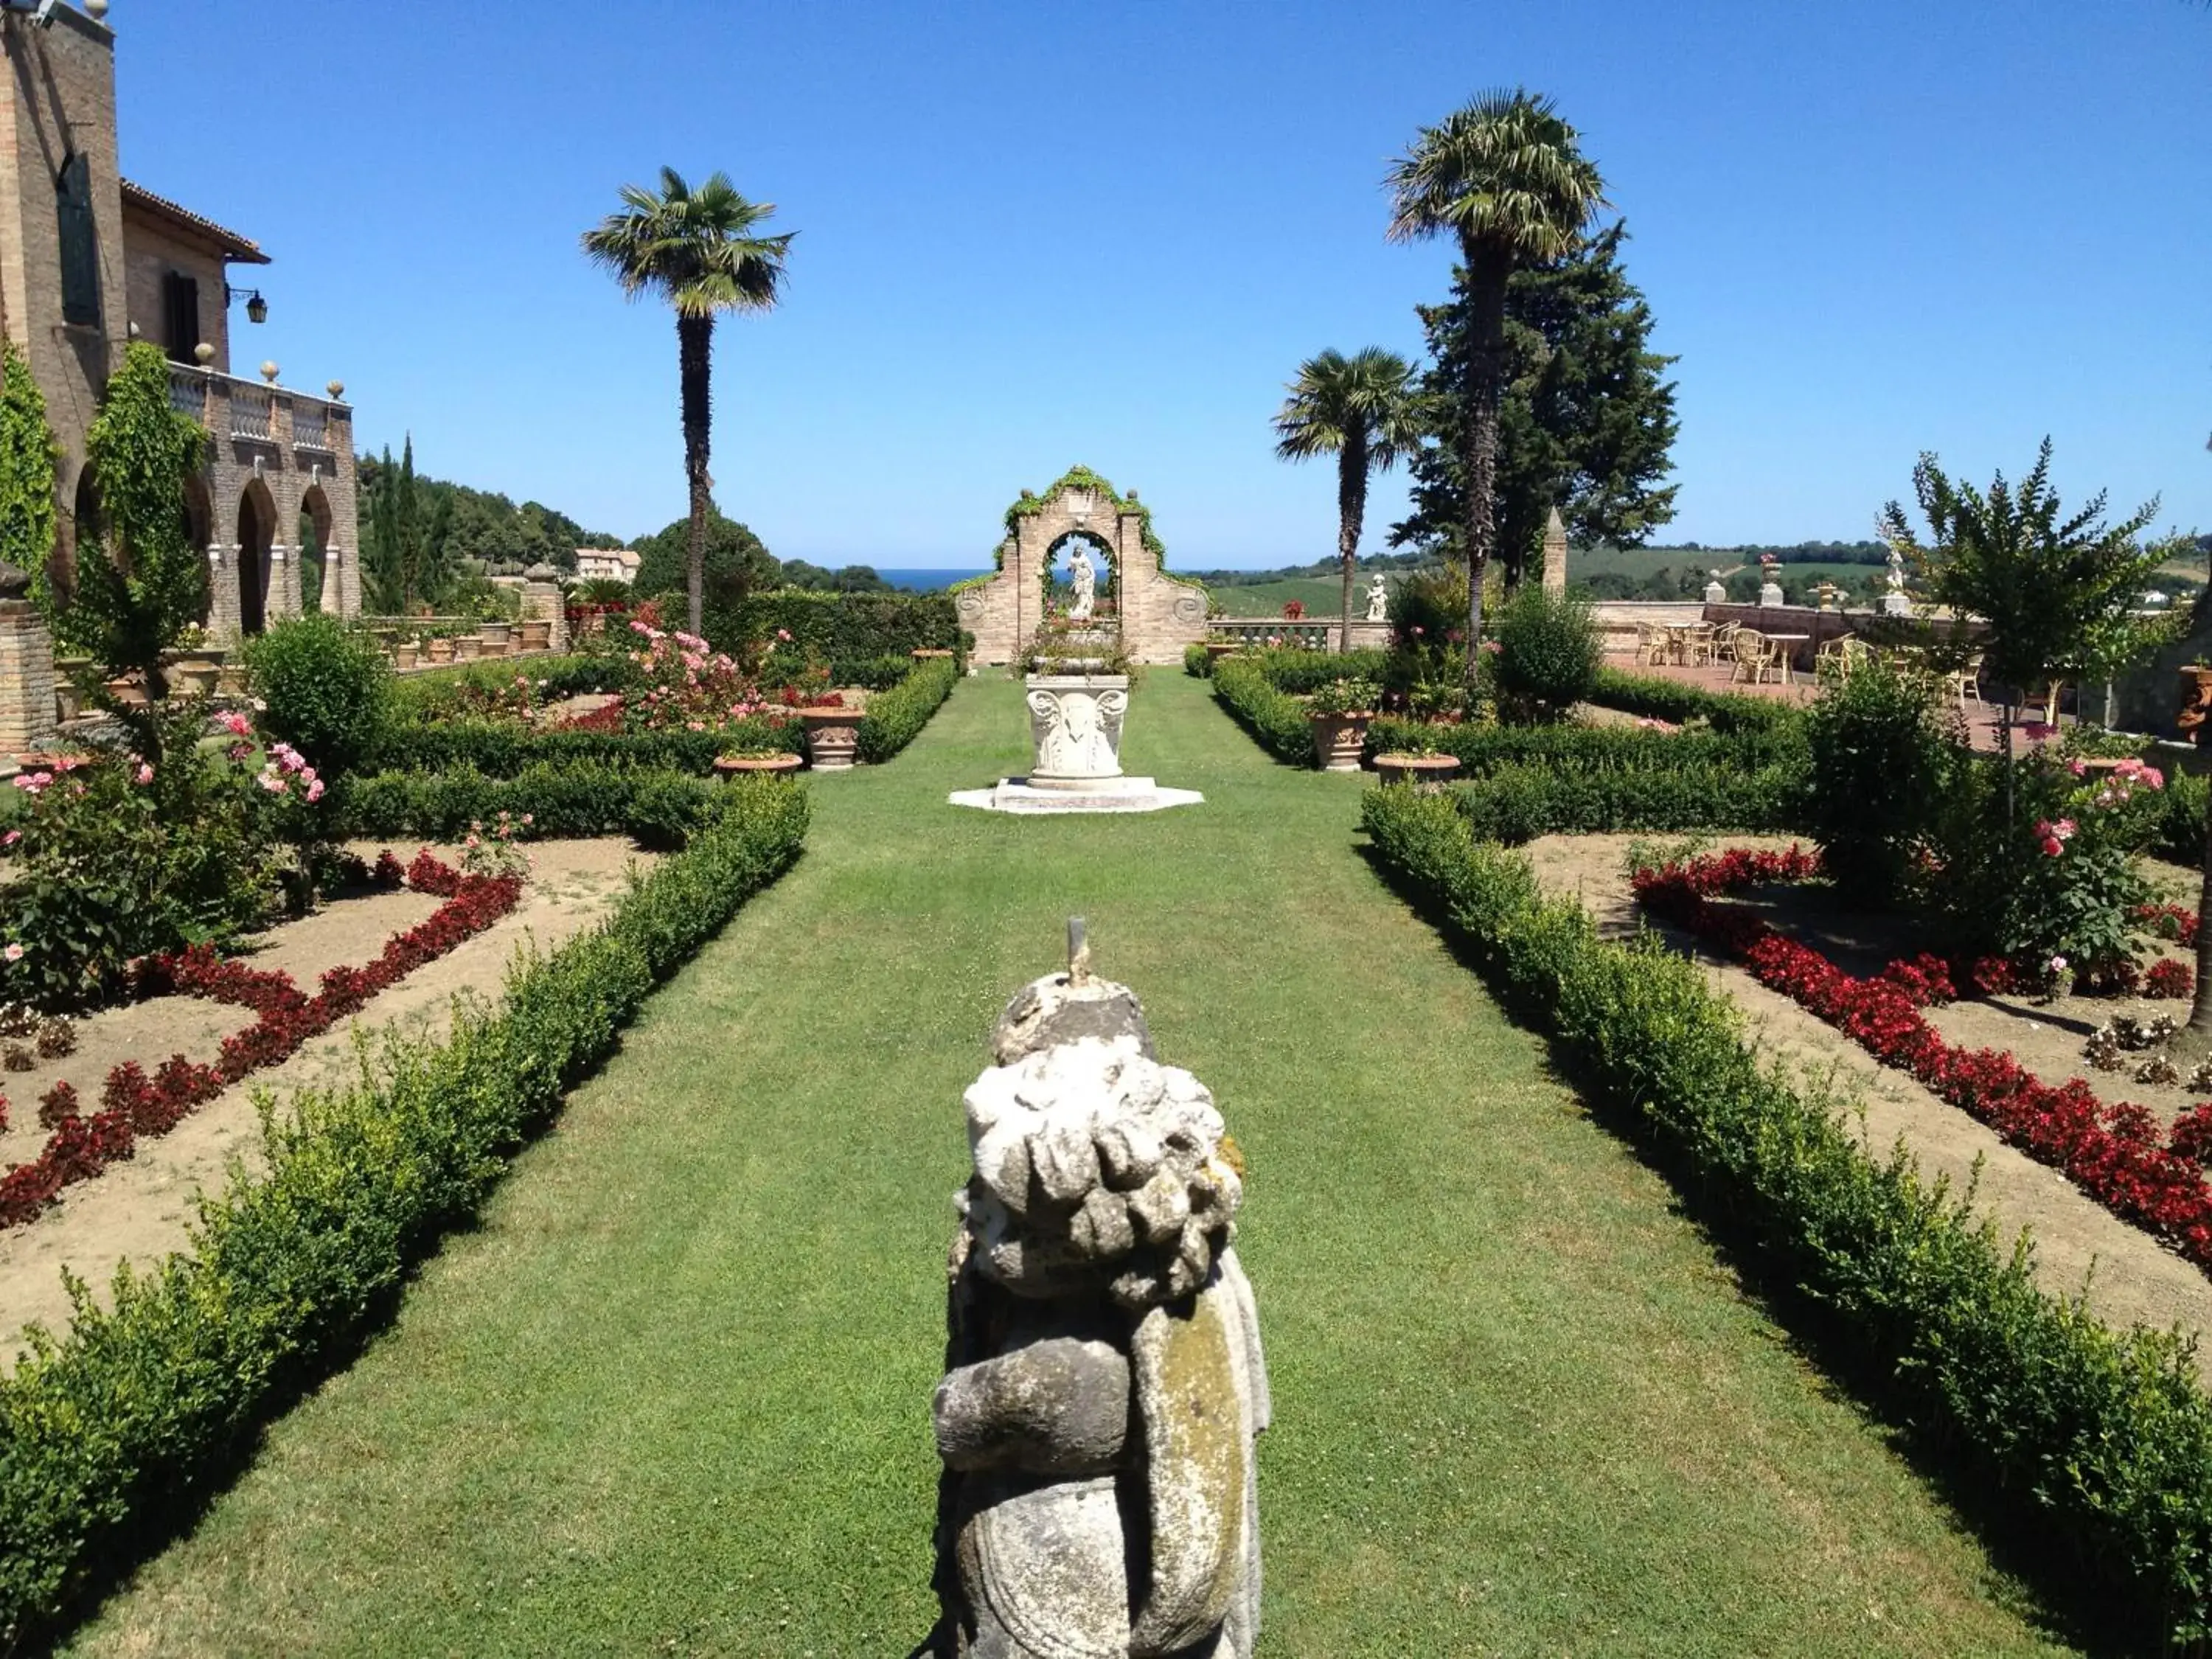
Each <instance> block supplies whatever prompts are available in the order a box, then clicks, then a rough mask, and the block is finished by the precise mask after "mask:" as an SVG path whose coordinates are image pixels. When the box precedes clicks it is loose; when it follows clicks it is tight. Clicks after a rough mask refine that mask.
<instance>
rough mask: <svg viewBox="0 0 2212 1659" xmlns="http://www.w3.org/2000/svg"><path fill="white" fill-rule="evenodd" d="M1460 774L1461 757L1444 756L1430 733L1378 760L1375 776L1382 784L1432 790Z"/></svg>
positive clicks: (1378, 757) (1376, 760)
mask: <svg viewBox="0 0 2212 1659" xmlns="http://www.w3.org/2000/svg"><path fill="white" fill-rule="evenodd" d="M1458 770H1459V757H1458V756H1457V755H1447V754H1445V753H1444V752H1443V749H1442V748H1441V746H1439V744H1437V739H1436V738H1435V737H1434V736H1433V735H1431V732H1428V731H1424V732H1422V734H1421V735H1420V736H1419V737H1417V738H1411V739H1409V740H1407V743H1406V744H1404V745H1403V746H1402V747H1400V748H1397V749H1393V750H1390V752H1389V754H1387V755H1377V756H1376V757H1375V775H1376V778H1377V779H1378V780H1379V781H1382V782H1383V783H1411V784H1418V785H1419V786H1421V787H1426V788H1433V787H1435V786H1436V785H1437V784H1440V783H1442V782H1443V781H1444V780H1445V779H1446V778H1449V776H1451V775H1452V774H1453V773H1455V772H1456V771H1458Z"/></svg>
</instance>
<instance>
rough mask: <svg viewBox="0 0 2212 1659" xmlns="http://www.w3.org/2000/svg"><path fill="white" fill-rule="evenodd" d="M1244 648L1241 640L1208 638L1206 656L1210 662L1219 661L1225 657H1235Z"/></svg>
mask: <svg viewBox="0 0 2212 1659" xmlns="http://www.w3.org/2000/svg"><path fill="white" fill-rule="evenodd" d="M1243 648H1244V644H1243V641H1241V640H1208V641H1206V660H1207V661H1208V662H1219V661H1220V660H1221V659H1223V658H1224V657H1233V656H1235V655H1236V654H1237V653H1238V652H1239V651H1242V650H1243Z"/></svg>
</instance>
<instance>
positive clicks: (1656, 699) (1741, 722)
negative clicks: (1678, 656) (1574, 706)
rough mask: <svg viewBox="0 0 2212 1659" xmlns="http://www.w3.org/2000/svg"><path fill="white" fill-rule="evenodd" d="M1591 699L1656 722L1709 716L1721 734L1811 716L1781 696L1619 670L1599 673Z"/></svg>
mask: <svg viewBox="0 0 2212 1659" xmlns="http://www.w3.org/2000/svg"><path fill="white" fill-rule="evenodd" d="M1590 701H1591V702H1594V703H1596V704H1597V705H1598V706H1599V707H1600V708H1618V709H1620V711H1621V712H1622V713H1624V714H1643V715H1646V716H1648V717H1650V719H1653V720H1707V721H1710V722H1711V725H1712V728H1713V730H1715V731H1716V732H1750V731H1771V730H1774V729H1776V728H1778V727H1784V726H1797V725H1802V723H1803V721H1804V718H1805V716H1804V712H1803V710H1802V709H1800V708H1796V706H1795V705H1793V704H1790V703H1788V702H1784V701H1783V700H1782V699H1781V698H1779V697H1754V696H1745V695H1743V694H1742V693H1741V692H1735V691H1708V690H1705V688H1704V687H1703V686H1698V685H1684V684H1678V683H1677V682H1675V681H1674V680H1659V679H1654V678H1651V677H1650V675H1648V674H1630V673H1625V672H1623V671H1621V670H1620V669H1618V668H1601V669H1599V670H1598V671H1597V690H1595V691H1594V692H1592V693H1591V694H1590Z"/></svg>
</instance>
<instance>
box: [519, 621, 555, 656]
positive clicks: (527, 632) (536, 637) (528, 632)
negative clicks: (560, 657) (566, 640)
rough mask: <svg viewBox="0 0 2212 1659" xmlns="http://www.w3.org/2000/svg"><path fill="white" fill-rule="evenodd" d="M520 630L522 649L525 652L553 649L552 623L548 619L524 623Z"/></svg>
mask: <svg viewBox="0 0 2212 1659" xmlns="http://www.w3.org/2000/svg"><path fill="white" fill-rule="evenodd" d="M521 628H522V648H523V649H524V650H525V651H550V650H551V649H552V648H553V623H552V622H551V620H550V618H543V617H541V618H540V619H539V620H538V621H536V622H526V623H522V624H521Z"/></svg>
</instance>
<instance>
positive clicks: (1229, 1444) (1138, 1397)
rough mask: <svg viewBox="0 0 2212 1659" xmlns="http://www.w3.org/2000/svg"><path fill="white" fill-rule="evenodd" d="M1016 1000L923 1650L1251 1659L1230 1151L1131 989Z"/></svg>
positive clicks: (968, 1215)
mask: <svg viewBox="0 0 2212 1659" xmlns="http://www.w3.org/2000/svg"><path fill="white" fill-rule="evenodd" d="M1079 927H1080V924H1079V923H1074V924H1071V927H1070V932H1071V934H1072V935H1077V937H1078V939H1079V934H1078V929H1079ZM993 1048H994V1055H995V1058H996V1060H997V1061H998V1063H997V1065H995V1066H993V1067H991V1068H989V1069H987V1070H986V1071H985V1072H984V1073H982V1075H981V1076H980V1077H978V1078H977V1079H975V1083H974V1085H972V1086H971V1087H970V1088H969V1091H968V1093H967V1097H966V1106H967V1118H968V1139H969V1148H970V1152H971V1157H972V1160H973V1172H972V1174H971V1176H970V1177H969V1181H968V1182H967V1184H966V1185H965V1186H964V1187H963V1188H962V1189H961V1190H960V1192H959V1193H957V1194H956V1195H955V1198H954V1203H955V1207H956V1208H957V1210H958V1212H959V1213H960V1217H961V1221H960V1225H959V1229H958V1231H957V1233H956V1235H955V1237H954V1239H953V1244H952V1251H951V1261H950V1262H949V1275H950V1285H949V1294H948V1299H947V1304H946V1325H947V1341H946V1344H945V1377H944V1380H943V1381H942V1382H941V1383H939V1385H938V1389H937V1395H936V1398H935V1401H934V1402H933V1407H932V1418H933V1424H934V1426H935V1430H936V1437H937V1445H938V1451H939V1456H940V1457H941V1458H942V1460H943V1462H944V1466H945V1467H944V1473H943V1475H942V1477H941V1479H940V1480H939V1488H938V1526H937V1569H936V1576H935V1581H934V1582H935V1587H936V1589H937V1593H938V1597H939V1603H940V1607H941V1609H942V1611H941V1615H940V1617H939V1622H938V1625H937V1627H936V1629H935V1630H934V1631H933V1632H932V1633H931V1635H930V1637H929V1638H928V1639H927V1641H925V1642H924V1644H922V1646H921V1648H920V1649H918V1650H916V1654H917V1656H920V1655H931V1656H936V1659H1250V1656H1251V1654H1252V1651H1253V1647H1254V1644H1255V1643H1256V1642H1257V1640H1258V1638H1259V1629H1260V1532H1259V1502H1258V1500H1259V1487H1258V1477H1257V1466H1256V1462H1255V1456H1254V1452H1255V1446H1254V1442H1255V1438H1256V1437H1257V1436H1258V1435H1259V1434H1260V1432H1261V1431H1262V1430H1264V1429H1265V1428H1266V1427H1267V1420H1268V1414H1269V1406H1268V1397H1267V1370H1266V1367H1265V1365H1264V1364H1263V1362H1262V1358H1261V1350H1260V1328H1259V1317H1258V1311H1257V1308H1256V1306H1255V1302H1254V1299H1253V1296H1252V1287H1251V1285H1250V1282H1249V1280H1248V1279H1246V1278H1245V1276H1244V1273H1243V1268H1242V1267H1241V1266H1240V1265H1239V1264H1238V1262H1237V1253H1236V1251H1235V1250H1234V1249H1231V1240H1232V1239H1233V1238H1234V1237H1235V1233H1236V1227H1235V1223H1234V1217H1235V1215H1236V1212H1237V1206H1239V1204H1241V1203H1242V1201H1243V1194H1244V1183H1243V1175H1242V1172H1241V1171H1242V1160H1241V1158H1240V1157H1239V1155H1238V1153H1237V1150H1236V1146H1235V1144H1234V1143H1233V1142H1232V1141H1231V1139H1229V1138H1228V1136H1227V1135H1226V1134H1225V1133H1223V1126H1222V1121H1221V1115H1220V1114H1219V1113H1218V1111H1216V1110H1215V1109H1214V1106H1213V1101H1212V1096H1211V1095H1210V1094H1209V1093H1208V1092H1207V1091H1206V1088H1205V1087H1204V1086H1203V1085H1201V1084H1200V1082H1199V1081H1198V1079H1196V1078H1194V1077H1193V1076H1192V1075H1191V1074H1190V1073H1188V1072H1186V1071H1183V1070H1181V1069H1180V1068H1178V1067H1176V1066H1162V1065H1161V1064H1159V1063H1158V1059H1157V1057H1156V1055H1155V1054H1154V1051H1153V1048H1152V1037H1151V1035H1150V1033H1149V1031H1148V1030H1146V1024H1145V1018H1144V1010H1143V1009H1142V1007H1141V1006H1139V1003H1138V1001H1137V999H1136V996H1135V995H1134V994H1133V993H1132V992H1131V991H1130V990H1129V989H1128V988H1127V987H1125V986H1121V985H1115V984H1113V983H1111V982H1109V981H1104V980H1098V979H1093V978H1092V977H1091V974H1090V965H1089V952H1088V949H1087V947H1085V946H1084V945H1081V944H1080V943H1079V942H1078V943H1077V944H1076V945H1075V948H1074V950H1073V953H1072V957H1071V961H1070V964H1069V971H1068V972H1067V973H1066V974H1056V975H1051V976H1049V977H1048V978H1045V979H1042V980H1038V981H1036V982H1034V983H1033V984H1031V985H1030V986H1029V987H1026V988H1024V990H1023V991H1022V992H1021V993H1020V994H1018V995H1017V996H1016V997H1015V998H1014V1000H1013V1001H1012V1002H1011V1003H1010V1004H1008V1005H1007V1007H1006V1012H1005V1013H1004V1014H1003V1015H1002V1016H1000V1020H999V1024H998V1027H997V1030H996V1031H995V1032H994V1042H993Z"/></svg>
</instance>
